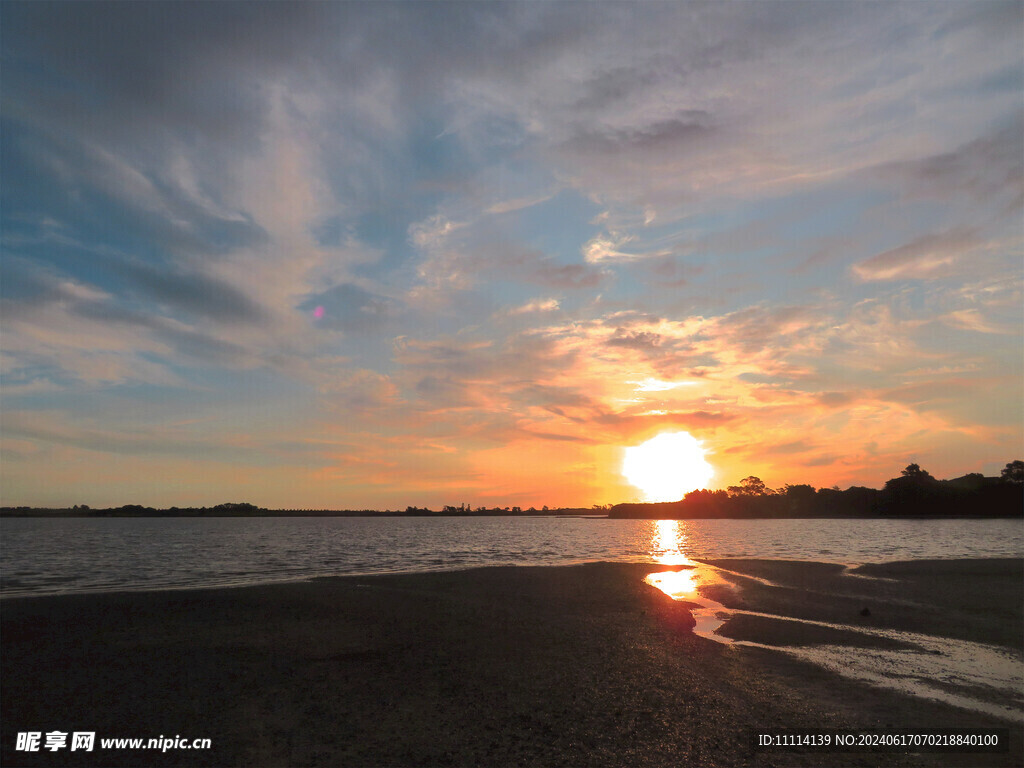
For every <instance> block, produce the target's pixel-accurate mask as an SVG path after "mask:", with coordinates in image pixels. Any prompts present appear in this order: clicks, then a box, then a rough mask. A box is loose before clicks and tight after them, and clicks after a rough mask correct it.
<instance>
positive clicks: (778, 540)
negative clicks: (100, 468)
mask: <svg viewBox="0 0 1024 768" xmlns="http://www.w3.org/2000/svg"><path fill="white" fill-rule="evenodd" d="M672 530H673V534H672V535H673V537H674V540H673V541H665V540H664V535H663V533H664V526H662V527H660V528H659V526H658V524H657V522H655V521H649V520H606V519H592V518H558V517H529V518H508V517H497V518H491V517H470V518H436V519H425V518H338V517H335V518H313V517H307V518H171V519H168V518H105V519H104V518H98V519H86V518H82V519H79V518H73V519H63V520H54V519H40V518H8V519H3V520H0V596H3V597H14V596H21V595H32V594H58V593H76V592H102V591H116V590H126V589H130V590H135V589H167V588H182V587H212V586H228V585H240V584H255V583H263V582H272V581H286V580H295V579H307V578H312V577H316V576H328V575H345V574H370V573H416V572H424V571H436V570H457V569H462V568H471V567H477V566H485V565H566V564H572V563H581V562H588V561H631V562H652V563H656V562H664V559H663V558H664V555H665V553H666V551H679V552H683V553H685V555H686V556H688V557H691V558H719V557H759V558H775V559H793V560H817V561H826V562H837V563H844V564H848V565H857V564H861V563H868V562H884V561H890V560H915V559H930V558H982V557H1021V556H1022V555H1024V523H1022V522H1021V521H1017V520H690V521H680V523H679V524H678V525H674V526H673V527H672Z"/></svg>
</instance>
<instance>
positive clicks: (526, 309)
mask: <svg viewBox="0 0 1024 768" xmlns="http://www.w3.org/2000/svg"><path fill="white" fill-rule="evenodd" d="M0 14H2V19H0V20H2V24H0V43H2V57H3V60H2V99H3V102H2V147H0V151H2V169H0V170H2V183H0V192H2V200H0V202H2V226H3V229H2V238H3V241H2V246H3V251H2V277H0V293H2V297H3V298H2V301H3V303H2V324H3V325H2V337H0V350H2V375H3V387H2V423H0V434H2V451H3V454H2V461H0V472H2V476H0V483H2V488H3V491H2V497H0V500H2V503H3V504H5V505H22V504H24V505H36V506H44V505H70V504H89V505H92V506H110V505H121V504H127V503H139V504H144V505H153V506H164V505H166V506H170V505H179V506H185V505H192V504H197V505H212V504H217V503H220V502H226V501H237V502H240V501H248V502H252V503H255V504H259V505H261V506H269V507H286V508H323V507H327V508H364V507H370V508H381V509H382V508H392V509H393V508H404V507H405V506H406V505H413V504H414V505H421V506H423V505H425V506H431V507H434V508H438V507H440V506H441V505H443V504H461V503H464V502H465V503H469V504H471V505H473V506H478V505H486V506H491V505H495V504H498V505H501V506H505V505H521V506H523V507H528V506H530V505H536V506H538V507H539V506H540V505H542V504H548V505H551V506H557V505H573V506H576V505H585V506H589V505H591V504H603V503H614V502H621V501H633V500H639V499H642V498H643V494H642V493H641V492H640V491H639V490H638V489H637V488H635V487H633V486H631V485H629V484H628V483H627V482H626V481H625V480H624V479H623V477H622V476H621V474H620V468H621V464H622V461H623V451H624V448H625V447H627V446H633V445H637V444H639V443H641V442H643V441H644V440H646V439H648V438H651V437H654V436H655V435H658V434H659V433H663V432H688V433H689V434H690V435H692V436H693V437H694V438H696V439H697V440H698V441H701V443H702V445H703V447H704V449H705V451H706V458H707V461H708V462H709V463H710V464H711V465H712V467H713V468H714V473H715V474H714V477H713V479H712V480H711V482H710V486H711V487H715V488H717V487H725V486H727V485H735V484H737V483H738V482H739V480H740V479H741V478H743V477H745V476H747V475H751V474H754V475H758V476H760V477H761V478H762V479H763V480H764V481H765V482H766V483H767V484H768V485H769V486H772V487H777V486H781V485H782V484H784V483H801V482H805V483H811V484H813V485H816V486H822V485H825V486H832V485H839V486H840V487H843V488H845V487H847V486H850V485H868V486H873V487H878V486H880V485H881V483H883V482H884V481H885V480H886V479H887V478H890V477H892V476H894V475H897V474H898V473H899V470H900V469H901V468H902V467H903V466H905V465H906V464H908V463H909V462H911V461H916V462H918V463H919V464H921V466H922V467H924V468H925V469H926V470H928V471H930V472H931V473H932V474H933V475H935V476H937V477H951V476H955V475H960V474H964V473H966V472H979V471H980V472H984V473H986V474H990V475H991V474H998V473H999V470H1000V469H1001V468H1002V467H1003V466H1004V465H1005V464H1006V462H1008V461H1010V460H1012V459H1016V458H1021V457H1022V454H1024V437H1022V424H1024V416H1022V413H1021V404H1022V402H1024V392H1022V375H1021V374H1022V349H1024V347H1022V339H1021V334H1022V309H1021V307H1022V288H1021V286H1022V272H1024V269H1022V263H1024V216H1022V213H1024V172H1022V166H1024V108H1022V107H1024V101H1022V94H1024V57H1022V50H1024V48H1022V42H1024V6H1022V5H1021V3H1019V2H1010V3H988V2H930V1H924V2H912V3H906V4H900V3H866V4H860V3H856V2H785V3H773V2H755V3H742V2H738V3H708V4H705V3H621V4H617V3H542V2H515V3H486V4H485V3H478V2H469V3H451V4H445V3H415V4H402V3H375V4H365V5H364V4H359V3H327V4H295V3H292V4H272V3H259V4H256V3H253V4H243V5H232V4H227V3H196V4H191V3H189V4H186V3H171V4H167V5H161V4H155V3H130V4H129V3H119V4H111V5H104V4H95V3H81V4H73V5H50V4H46V3H40V2H31V3H17V2H4V3H3V5H2V7H0Z"/></svg>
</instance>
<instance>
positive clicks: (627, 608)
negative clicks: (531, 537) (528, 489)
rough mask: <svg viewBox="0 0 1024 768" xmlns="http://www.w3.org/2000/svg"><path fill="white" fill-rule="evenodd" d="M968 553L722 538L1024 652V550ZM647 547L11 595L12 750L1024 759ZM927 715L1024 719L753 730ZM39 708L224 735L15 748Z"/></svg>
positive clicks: (894, 616)
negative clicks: (607, 559)
mask: <svg viewBox="0 0 1024 768" xmlns="http://www.w3.org/2000/svg"><path fill="white" fill-rule="evenodd" d="M957 562H959V565H958V564H957V563H955V562H953V561H949V562H947V563H931V564H926V565H916V564H915V565H903V566H901V565H890V566H879V567H875V566H872V567H870V568H868V569H866V570H864V574H865V575H871V576H879V575H881V576H885V577H887V578H893V579H897V580H898V581H878V580H874V579H856V578H850V577H846V578H845V579H844V578H841V576H842V574H840V573H839V572H838V571H837V570H836V568H835V567H832V566H823V565H820V564H819V565H815V564H787V563H778V562H770V561H716V564H718V565H720V566H721V567H723V568H729V569H731V570H734V571H743V572H745V573H747V574H748V575H754V576H759V577H762V578H766V579H769V580H771V581H774V582H777V583H778V584H780V585H781V584H785V585H786V586H779V587H770V586H768V585H766V584H764V583H762V582H758V581H753V580H751V579H749V578H748V579H747V580H746V582H745V583H743V588H742V591H740V592H735V591H731V590H728V589H727V588H725V587H723V588H722V590H721V594H716V597H715V599H718V600H720V601H721V602H723V603H725V604H729V603H728V602H727V601H733V602H734V603H737V604H738V603H739V602H742V603H743V604H744V605H747V606H756V610H758V611H761V612H767V613H777V612H780V611H783V610H784V611H785V612H786V613H785V615H789V616H793V615H796V614H798V613H799V614H804V615H806V618H812V619H817V620H822V621H836V622H838V623H849V622H850V621H855V620H856V619H857V618H862V617H860V616H859V611H860V610H861V608H862V607H863V603H864V600H865V595H868V596H870V597H871V600H872V602H871V603H870V608H871V616H870V618H869V619H866V620H871V621H875V622H878V623H879V624H880V625H881V624H885V625H888V624H892V625H897V624H898V625H900V626H905V627H907V628H908V629H912V630H913V631H914V632H922V633H935V634H948V635H949V636H952V637H961V636H963V635H964V634H968V635H970V637H971V638H972V639H975V640H980V641H983V642H989V643H998V644H1002V645H1003V646H1004V647H1006V648H1008V649H1012V650H1014V651H1015V652H1019V651H1020V647H1021V636H1020V634H1019V628H1020V625H1021V608H1020V606H1021V603H1022V602H1024V601H1022V599H1021V598H1022V595H1021V590H1022V584H1024V580H1022V578H1021V573H1020V569H1019V567H1016V566H1018V565H1019V564H1016V563H1015V562H1013V561H977V562H975V561H970V562H968V561H957ZM1015 568H1016V570H1015ZM655 570H666V569H659V568H658V567H657V566H651V565H649V564H648V565H641V564H621V563H619V564H607V563H602V564H588V565H580V566H569V567H557V568H532V567H531V568H486V569H478V570H472V571H461V572H455V573H438V574H425V575H403V576H374V577H347V578H330V579H318V580H314V581H310V582H302V583H291V584H278V585H265V586H256V587H245V588H235V589H215V590H213V589H211V590H191V591H173V592H143V593H117V594H105V595H84V596H63V597H44V598H18V599H10V600H5V601H3V603H2V604H0V621H2V626H0V630H2V632H0V640H2V651H3V653H2V656H0V662H2V680H0V683H2V687H0V707H2V717H0V729H2V735H0V739H2V755H0V764H2V765H4V766H20V765H26V766H34V765H77V766H84V765H112V766H113V765H154V766H160V765H188V766H191V765H208V766H221V765H223V766H229V765H247V766H305V765H322V766H339V765H345V766H428V765H430V766H433V765H437V766H442V765H449V766H514V765H523V766H534V765H545V766H547V765H551V766H556V765H567V766H626V765H629V766H634V765H635V766H729V765H750V766H818V765H820V766H875V765H878V766H886V765H975V766H1001V765H1006V766H1012V765H1019V764H1021V757H1022V746H1021V742H1022V739H1021V735H1022V734H1021V728H1020V727H1019V726H1017V725H1014V724H1011V723H1008V722H1007V721H1005V720H1000V719H997V718H994V717H991V716H988V715H984V714H979V713H973V712H970V711H966V710H962V709H959V708H956V707H952V706H949V705H946V704H942V703H938V702H932V701H928V700H924V699H921V698H917V697H911V696H906V695H901V694H898V693H895V692H891V691H886V690H883V689H879V688H876V687H872V686H869V685H866V684H862V683H857V682H855V681H851V680H848V679H846V678H843V677H840V676H839V675H837V674H834V673H832V672H829V671H827V670H825V669H822V668H820V667H818V666H815V665H813V664H809V663H807V662H805V661H801V660H800V659H797V658H794V657H793V656H791V655H789V654H786V653H780V652H778V651H774V650H769V649H764V648H756V647H741V646H727V645H722V644H719V643H715V642H712V641H710V640H705V639H703V638H700V637H696V636H694V635H693V634H692V633H691V632H690V628H691V627H692V626H693V620H692V618H691V617H690V614H689V613H688V611H687V610H686V607H685V605H684V604H682V603H678V602H675V601H673V600H671V599H670V598H668V597H667V596H665V595H664V594H662V593H661V592H658V591H657V590H655V589H654V588H652V587H650V586H648V585H646V584H644V583H643V578H644V576H646V575H647V574H649V573H651V572H652V571H655ZM737 578H738V577H737ZM851 582H854V583H853V584H851ZM968 583H971V584H975V585H976V587H977V588H978V589H980V590H981V592H980V593H979V591H977V590H976V589H972V588H967V587H966V586H965V585H966V584H968ZM864 590H867V592H865V591H864ZM979 594H983V597H980V598H979V597H978V595H979ZM925 598H927V600H928V601H929V602H928V603H927V604H925V603H924V602H923V601H924V599H925ZM914 605H919V606H920V607H919V608H913V606H914ZM908 606H909V607H908ZM890 607H892V608H893V610H892V612H891V613H890V609H889V608H890ZM897 608H898V610H897ZM851 613H852V616H851ZM854 617H856V618H854ZM963 617H970V618H971V619H972V621H971V625H970V626H969V627H965V626H964V625H963V624H962V619H963ZM840 620H841V621H840ZM777 623H779V624H785V623H786V622H777ZM745 631H747V632H755V630H754V629H752V628H750V627H748V628H747V629H746V630H745ZM793 631H794V632H795V630H793ZM773 632H774V633H775V635H774V638H773V639H774V640H776V641H782V642H786V641H792V642H814V641H815V639H814V637H810V638H807V637H804V638H801V637H799V636H798V635H797V634H791V635H789V636H787V635H786V628H785V627H784V626H781V627H779V626H776V627H775V628H774V629H773ZM1015 633H1017V634H1015ZM834 639H835V638H834V637H833V638H831V639H830V640H829V642H832V641H833V640H834ZM926 726H927V727H931V728H937V727H943V726H946V727H959V728H964V727H989V728H991V727H999V728H1007V727H1009V731H1010V739H1011V742H1012V743H1011V745H1010V751H1009V752H1006V753H1002V754H956V755H954V754H935V753H918V754H892V753H889V754H879V753H856V752H854V753H836V752H831V753H821V752H816V753H810V752H800V751H786V752H775V753H767V752H758V753H755V752H754V751H753V750H752V747H751V739H752V737H753V736H754V735H755V734H757V733H761V732H770V731H773V730H774V731H777V730H779V729H785V730H787V731H793V730H796V729H822V728H824V729H844V730H847V731H858V730H871V729H874V730H879V729H899V730H903V729H910V730H912V729H914V728H920V727H926ZM30 730H32V731H42V732H47V731H50V730H62V731H95V732H96V733H97V738H102V737H110V736H124V737H151V736H153V737H155V736H159V735H164V736H174V735H182V736H187V737H189V738H200V737H206V738H210V739H212V741H213V749H212V750H211V751H208V752H204V753H202V755H201V757H197V755H198V754H199V753H196V752H192V753H189V752H184V751H170V752H167V753H165V754H160V753H158V752H147V751H144V750H142V751H130V750H124V751H109V750H108V751H102V750H99V749H98V748H97V751H96V752H94V753H92V755H88V754H83V753H82V752H70V751H68V750H66V749H65V750H63V751H59V752H56V753H49V752H41V753H25V752H16V751H14V750H13V746H14V745H15V735H16V733H17V732H19V731H30Z"/></svg>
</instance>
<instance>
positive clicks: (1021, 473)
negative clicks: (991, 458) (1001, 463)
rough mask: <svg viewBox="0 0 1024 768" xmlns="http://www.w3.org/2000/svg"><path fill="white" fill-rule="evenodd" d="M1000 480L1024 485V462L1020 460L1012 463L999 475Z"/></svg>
mask: <svg viewBox="0 0 1024 768" xmlns="http://www.w3.org/2000/svg"><path fill="white" fill-rule="evenodd" d="M999 479H1000V480H1002V481H1003V482H1004V483H1013V484H1014V485H1024V461H1021V460H1020V459H1016V460H1014V461H1011V462H1010V463H1009V464H1007V465H1006V466H1005V467H1003V471H1002V472H1000V473H999Z"/></svg>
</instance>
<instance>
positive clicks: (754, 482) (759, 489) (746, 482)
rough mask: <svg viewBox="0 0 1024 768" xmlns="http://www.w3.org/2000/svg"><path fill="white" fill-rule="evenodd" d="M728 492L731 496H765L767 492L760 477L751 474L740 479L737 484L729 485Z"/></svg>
mask: <svg viewBox="0 0 1024 768" xmlns="http://www.w3.org/2000/svg"><path fill="white" fill-rule="evenodd" d="M729 494H730V495H731V496H765V495H767V494H768V488H767V486H765V484H764V481H762V480H761V478H759V477H754V476H753V475H751V476H750V477H745V478H743V479H742V480H740V484H739V485H730V486H729Z"/></svg>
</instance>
